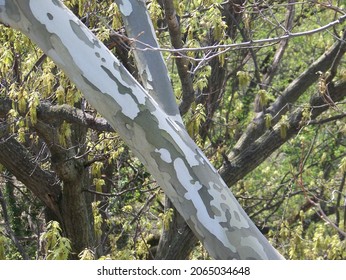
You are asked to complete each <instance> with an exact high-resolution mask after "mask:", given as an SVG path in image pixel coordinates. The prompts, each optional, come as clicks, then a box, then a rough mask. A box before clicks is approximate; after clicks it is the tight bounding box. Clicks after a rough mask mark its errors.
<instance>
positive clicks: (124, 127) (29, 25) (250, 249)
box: [0, 0, 282, 259]
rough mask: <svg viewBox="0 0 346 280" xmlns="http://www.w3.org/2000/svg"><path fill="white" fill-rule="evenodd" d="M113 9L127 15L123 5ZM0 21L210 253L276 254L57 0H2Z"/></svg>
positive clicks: (187, 142)
mask: <svg viewBox="0 0 346 280" xmlns="http://www.w3.org/2000/svg"><path fill="white" fill-rule="evenodd" d="M120 9H123V10H125V11H126V13H127V14H128V15H130V14H131V13H132V12H133V9H132V5H131V4H130V3H129V2H123V5H122V7H120ZM0 20H1V21H3V22H5V23H6V24H9V25H10V26H11V27H13V28H17V29H19V30H21V31H22V32H23V33H24V34H26V35H28V36H29V37H30V38H31V39H32V40H33V41H34V42H35V43H37V44H38V45H39V47H40V48H41V49H42V50H43V51H44V52H45V53H46V54H47V55H48V56H50V57H51V58H52V59H53V60H54V61H55V63H56V64H57V65H58V66H59V67H61V68H62V69H63V70H64V71H65V73H66V74H67V76H69V78H70V79H71V80H72V81H73V82H74V83H75V84H76V85H77V87H78V88H79V89H80V90H81V91H82V92H83V93H84V95H85V97H86V98H87V100H88V101H89V102H90V103H91V104H92V105H93V106H94V108H95V109H96V110H97V111H98V112H99V113H100V114H101V115H103V116H104V117H105V118H106V119H107V121H109V123H110V124H111V125H112V127H113V128H115V129H116V130H117V132H118V133H119V135H120V136H121V137H122V138H123V139H124V141H125V142H126V143H127V144H128V146H129V147H130V148H131V149H132V151H133V152H134V154H135V155H137V157H138V158H139V159H140V160H141V161H142V162H143V163H144V164H145V166H146V167H147V169H148V171H149V172H150V173H151V174H152V175H153V176H154V177H155V178H156V180H157V181H158V183H159V185H160V186H161V187H162V189H163V190H164V192H165V193H166V194H167V195H168V197H169V198H170V200H171V201H172V203H173V204H174V206H175V207H176V209H177V210H178V211H179V212H180V213H181V214H182V216H183V217H184V219H185V220H186V221H187V223H188V224H189V226H190V228H191V229H192V230H193V232H194V234H195V235H196V236H197V237H198V238H199V240H201V242H202V243H203V244H204V246H205V248H206V249H207V250H208V252H209V253H210V255H211V256H212V257H214V258H216V259H280V258H282V257H281V255H280V254H279V253H278V252H277V251H276V250H275V249H274V248H273V247H272V246H271V245H270V243H269V242H268V240H267V239H266V238H265V237H264V236H263V235H262V234H261V233H260V231H259V230H258V229H257V228H256V226H255V225H254V224H253V222H252V221H251V220H250V219H249V217H248V216H247V215H246V213H245V212H244V210H243V209H242V208H241V207H240V205H239V203H238V202H237V201H236V199H235V197H234V196H233V194H232V193H231V191H230V190H229V189H228V187H227V185H226V184H225V183H224V181H223V180H222V179H221V177H220V175H219V174H218V173H217V171H216V170H215V168H214V167H213V166H212V165H211V164H210V162H209V161H208V159H207V158H206V157H205V155H204V154H203V152H202V151H201V150H200V149H199V148H198V147H197V146H196V144H195V143H194V142H193V140H192V139H191V138H190V137H189V136H188V134H187V132H186V131H185V130H184V129H183V128H182V127H181V125H180V124H179V123H177V122H176V121H175V120H174V119H172V118H170V117H169V116H168V115H167V114H166V113H165V112H164V111H163V110H162V109H161V108H160V107H159V106H158V104H157V103H156V102H155V101H154V99H153V98H152V97H151V96H150V95H148V93H147V92H146V91H145V90H144V89H143V88H142V87H141V86H140V85H139V83H138V82H137V81H135V80H134V78H133V77H132V76H131V75H130V74H129V73H128V72H127V71H126V69H125V68H124V67H123V66H122V65H121V64H120V62H119V61H118V60H117V59H116V58H115V57H114V56H113V55H112V54H111V52H109V50H108V49H107V48H106V47H105V46H104V45H103V44H102V43H101V42H100V41H99V40H98V39H97V38H96V37H95V36H94V35H93V34H92V33H91V32H90V31H89V30H88V29H87V28H86V27H85V26H84V25H83V24H82V23H81V22H80V21H79V20H78V19H77V18H76V17H75V16H74V15H73V14H72V13H71V12H70V11H69V10H68V9H67V8H66V7H65V6H64V5H63V4H62V3H61V2H60V1H58V0H52V1H46V0H31V1H30V0H29V1H20V0H12V1H9V0H1V1H0ZM42 133H43V131H42ZM60 157H61V156H60ZM69 158H71V157H69ZM59 160H61V159H60V158H59V159H58V162H57V163H60V162H61V161H59ZM67 164H68V165H69V167H74V165H75V162H74V161H73V160H72V161H68V162H67ZM77 167H78V164H77ZM57 172H58V169H57ZM63 172H67V173H69V172H71V170H70V169H69V168H64V169H63ZM61 175H62V176H64V174H61ZM77 205H78V204H77ZM71 210H72V211H78V209H71Z"/></svg>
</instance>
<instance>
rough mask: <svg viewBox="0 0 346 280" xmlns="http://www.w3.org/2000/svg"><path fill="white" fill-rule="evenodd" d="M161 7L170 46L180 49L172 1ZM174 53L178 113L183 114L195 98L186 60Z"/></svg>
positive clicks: (178, 31) (177, 23)
mask: <svg viewBox="0 0 346 280" xmlns="http://www.w3.org/2000/svg"><path fill="white" fill-rule="evenodd" d="M163 7H164V10H165V16H166V21H167V25H168V30H169V35H170V37H171V42H172V46H173V47H174V48H175V49H180V48H182V47H183V41H182V36H181V32H180V25H179V22H178V19H177V15H176V11H175V8H174V4H173V1H172V0H164V1H163ZM176 55H177V58H176V60H175V63H176V65H177V70H178V74H179V77H180V81H181V87H182V102H181V104H180V106H179V110H180V114H181V115H184V114H185V113H186V112H187V111H188V110H189V108H190V106H191V104H192V102H193V101H194V100H195V97H194V89H193V83H192V78H191V75H190V74H189V72H188V70H189V69H188V63H189V62H188V60H187V59H186V58H185V57H182V56H180V55H179V53H176ZM179 56H180V57H179Z"/></svg>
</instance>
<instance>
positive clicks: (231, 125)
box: [0, 1, 345, 258]
mask: <svg viewBox="0 0 346 280" xmlns="http://www.w3.org/2000/svg"><path fill="white" fill-rule="evenodd" d="M107 2H108V1H103V2H102V4H99V3H94V2H91V1H78V3H75V2H74V1H65V4H68V5H70V7H71V8H72V9H73V11H74V12H75V13H76V14H77V15H79V16H80V17H81V19H82V20H83V22H84V23H86V24H87V26H88V27H89V28H91V29H93V30H94V31H96V32H97V34H98V36H99V38H100V39H103V40H104V41H105V43H106V44H107V45H108V46H109V47H110V48H112V49H113V50H114V52H115V53H116V54H117V56H118V57H119V58H120V60H121V61H122V62H123V63H124V65H126V67H127V69H128V70H129V71H130V72H131V73H132V74H133V75H134V76H136V77H141V78H142V82H143V84H144V83H145V80H143V75H142V74H143V69H142V70H141V68H140V66H137V67H138V68H137V67H136V66H135V64H134V62H133V60H132V54H134V55H135V56H138V53H139V54H140V53H141V52H143V51H141V50H140V49H143V48H146V49H148V51H147V52H153V53H157V52H158V47H157V46H155V47H153V45H152V44H151V43H148V44H149V45H147V43H145V42H143V41H144V40H143V38H144V37H145V36H144V35H143V34H141V33H139V32H138V34H137V36H136V33H134V34H131V35H130V34H126V33H124V30H123V29H122V24H123V23H122V22H121V21H119V19H120V15H119V12H118V11H117V10H116V6H115V5H113V3H112V2H111V1H110V2H109V3H107ZM202 2H203V3H202ZM202 2H201V1H187V2H186V3H185V1H181V2H179V3H172V2H171V1H162V2H160V1H159V2H155V1H153V2H148V9H149V12H150V15H151V17H152V20H153V22H154V24H155V29H156V30H157V35H158V39H159V41H160V45H161V46H167V48H166V47H165V48H164V49H165V52H162V53H163V55H164V56H165V60H166V63H167V65H168V69H170V70H171V73H170V77H171V79H172V83H173V85H174V90H175V93H176V97H177V99H178V100H179V101H180V111H181V112H182V114H184V122H185V124H186V127H187V129H188V132H189V133H190V135H191V136H192V137H194V139H195V140H196V141H197V143H198V145H199V146H200V147H201V148H202V149H203V151H204V152H205V153H206V154H207V155H208V157H209V159H211V161H212V162H213V164H214V165H215V166H216V167H218V168H220V172H221V174H222V176H223V178H224V179H225V181H226V183H227V184H228V185H229V186H230V187H231V186H232V192H233V193H234V194H235V195H236V197H237V198H238V199H239V201H240V202H241V204H242V206H243V207H245V210H246V211H247V213H248V214H249V215H250V217H251V218H252V219H253V220H254V221H255V223H256V224H257V225H258V226H259V228H260V229H261V230H262V232H263V233H265V234H267V236H268V237H270V238H271V241H272V242H273V243H274V244H275V247H276V248H278V249H279V250H280V251H281V253H283V254H284V255H285V256H287V257H290V258H344V257H345V256H344V249H343V248H344V246H345V241H344V239H345V238H344V237H345V213H344V211H345V207H344V206H343V205H342V201H343V200H344V198H345V191H344V184H345V160H343V158H345V149H344V145H345V143H344V141H345V137H344V136H345V124H344V122H343V121H342V120H343V118H344V117H345V113H344V108H345V107H344V103H343V102H342V100H343V98H344V96H345V77H344V75H345V73H344V72H345V69H344V67H345V66H344V63H345V61H344V58H343V55H344V52H345V43H344V42H345V41H344V40H345V35H344V33H343V32H344V31H343V29H342V28H343V27H342V24H341V23H342V22H343V21H344V20H345V13H344V11H343V8H344V7H343V6H342V4H341V3H339V2H338V1H334V2H333V3H331V4H329V5H324V4H323V3H317V2H316V3H312V2H311V1H310V2H309V3H304V2H302V3H301V2H300V3H294V2H292V1H287V2H285V1H280V2H278V1H275V2H270V1H267V2H264V1H260V2H256V3H248V2H245V1H232V2H231V1H227V2H222V3H221V2H220V3H216V2H215V1H213V2H212V1H210V2H208V1H202ZM120 10H121V9H120ZM86 15H87V16H86ZM114 15H115V16H114ZM124 23H125V25H126V22H125V21H124ZM1 28H2V33H1V36H2V40H3V41H4V42H5V43H4V44H3V47H2V57H1V58H2V59H1V63H2V69H1V73H2V74H1V76H2V78H1V79H2V81H1V85H2V101H1V108H0V109H1V110H0V112H1V113H0V117H1V118H2V120H3V122H2V125H1V128H2V134H1V137H2V138H1V139H2V142H1V147H0V152H1V163H2V164H3V166H4V168H5V169H4V172H5V173H4V175H5V176H4V177H3V181H4V183H5V182H6V183H7V184H11V183H13V184H14V186H15V188H13V185H12V187H8V188H7V189H8V190H9V193H6V194H5V196H4V197H5V199H4V200H3V201H4V202H5V203H4V204H2V205H6V206H7V208H6V207H2V213H6V212H8V209H10V212H11V211H13V213H14V212H15V211H17V213H23V216H26V217H30V218H31V220H34V221H35V223H36V227H35V226H33V225H34V224H35V223H33V222H32V221H31V222H29V218H27V219H28V222H27V223H20V222H19V221H18V220H17V221H15V217H17V215H18V214H13V215H9V218H5V217H6V215H5V214H3V217H4V219H3V220H4V224H5V225H7V229H6V228H5V232H6V235H7V236H9V237H11V239H12V240H13V242H14V243H13V244H17V247H16V248H17V249H13V247H12V249H11V250H13V251H9V252H14V251H18V252H19V253H20V254H21V255H22V257H23V258H26V257H27V254H28V253H27V252H26V251H28V250H29V249H28V248H30V249H31V250H32V251H31V256H33V255H34V254H35V253H33V252H35V240H37V239H38V236H40V233H41V232H42V230H43V228H42V227H43V226H42V224H43V219H42V217H45V219H46V220H47V221H48V220H50V219H54V220H58V221H60V222H61V224H62V225H63V226H62V227H63V228H62V231H63V233H64V234H65V235H66V236H68V237H69V238H70V239H71V240H72V244H73V248H74V249H73V252H75V255H74V257H76V254H78V253H77V252H80V251H81V250H83V249H84V248H86V247H90V248H97V250H96V249H94V254H95V256H100V255H109V256H111V257H114V258H143V257H156V258H186V257H188V256H189V254H190V252H191V250H192V249H193V248H194V246H195V244H196V242H197V240H196V239H195V238H194V236H193V234H192V233H191V232H190V230H189V228H188V227H187V226H185V224H184V223H182V219H181V218H179V215H178V214H177V213H175V212H174V211H172V210H170V207H171V205H170V204H169V203H168V202H166V203H165V204H166V205H165V206H166V208H165V209H164V208H163V203H164V200H163V198H162V193H160V191H159V190H158V189H157V187H156V183H155V182H153V181H152V179H151V177H150V176H149V174H148V173H146V172H145V171H144V170H143V167H142V166H141V164H140V163H139V162H137V161H136V160H134V159H133V156H132V154H131V152H130V151H128V149H127V148H126V146H124V145H123V143H122V142H121V141H120V139H119V138H118V135H117V134H114V133H113V132H112V129H111V128H110V126H109V125H108V124H107V123H106V122H105V121H104V120H103V119H102V118H99V117H98V116H97V115H96V112H95V111H94V109H92V108H91V107H90V106H89V104H87V103H86V102H85V101H84V100H83V99H82V97H81V95H80V94H79V93H78V91H77V90H76V89H75V87H74V85H72V84H71V83H70V82H69V80H68V79H67V78H66V77H65V75H64V74H62V72H60V71H59V70H58V69H57V68H56V66H55V65H54V64H53V63H52V62H50V61H49V60H48V59H47V58H46V57H45V55H42V54H41V53H40V51H39V50H37V49H36V48H35V47H34V46H33V45H32V44H31V43H30V42H28V41H27V39H26V38H25V37H23V36H22V35H20V34H19V33H16V32H14V31H13V30H11V29H8V28H4V27H1ZM128 32H129V31H128ZM168 34H169V36H167V35H168ZM129 37H130V38H129ZM19 42H21V43H19ZM141 43H142V44H141ZM143 43H144V44H143ZM171 45H172V46H173V47H174V48H176V49H175V50H173V49H171ZM177 49H178V50H177ZM136 53H137V54H136ZM137 61H138V59H137ZM180 82H181V83H180ZM253 104H255V106H254V105H253ZM253 107H256V111H259V112H254V110H253ZM33 124H34V125H33ZM7 128H10V129H11V131H10V133H8V130H7ZM289 139H292V140H289ZM288 141H289V142H288ZM287 142H288V145H287V144H285V145H283V144H284V143H287ZM281 145H283V146H281ZM262 162H263V163H262ZM261 163H262V164H261ZM260 164H261V165H260ZM259 165H260V166H259ZM258 166H259V168H257V169H256V170H254V169H255V168H256V167H258ZM253 170H254V171H253ZM251 171H252V172H251ZM9 172H10V173H9ZM249 172H251V174H249V175H247V174H248V173H249ZM12 175H15V178H16V179H18V180H19V181H21V182H22V183H23V184H24V185H20V184H19V183H18V181H16V180H15V179H14V177H12ZM61 182H63V186H64V188H63V190H62V194H61V190H60V188H61ZM69 184H70V186H74V187H73V188H68V187H67V186H69ZM9 186H10V185H9ZM65 186H66V188H65ZM26 187H27V188H29V189H30V190H31V191H32V193H33V194H34V195H32V194H31V193H28V192H27V189H26ZM7 189H6V190H7ZM10 190H12V194H10V193H11V192H10ZM81 191H83V192H82V195H81ZM11 196H12V197H13V196H15V197H16V198H17V202H20V201H21V200H25V201H30V203H17V204H16V203H13V202H11V199H10V197H11ZM36 197H38V198H39V199H40V202H39V203H38V202H37V199H35V198H36ZM35 200H36V201H35ZM12 201H13V200H12ZM71 201H73V203H71ZM92 201H94V202H93V203H91V202H92ZM42 202H43V203H44V205H45V206H48V208H49V209H50V212H52V213H46V214H45V215H43V214H42V212H41V211H42V210H41V209H42V208H41V207H42V206H41V203H42ZM25 205H27V206H29V205H30V207H27V209H25V208H26V207H25ZM57 205H58V206H57ZM149 206H150V208H149ZM5 209H6V210H5ZM71 213H75V214H76V216H75V217H72V216H73V215H72V214H71ZM76 217H78V218H76ZM80 217H83V218H82V219H81V218H80ZM321 217H322V220H321ZM11 219H12V220H11ZM325 221H327V224H328V226H326V225H324V224H323V223H324V222H325ZM29 225H31V226H29ZM76 225H78V227H76ZM90 225H93V227H92V226H90ZM18 226H19V227H20V226H21V227H22V228H23V227H27V228H25V229H24V230H25V231H24V232H15V231H14V228H16V227H18ZM11 227H12V229H13V230H12V231H11V230H10V229H11ZM161 229H162V230H163V234H161V236H162V237H163V238H161V242H160V246H159V247H158V251H157V253H155V250H153V249H151V250H149V247H150V246H153V245H154V244H156V243H157V238H158V236H159V235H160V230H161ZM78 231H79V232H78ZM13 232H14V233H13ZM177 232H178V233H179V234H177ZM23 236H29V237H30V238H26V239H24V240H21V241H20V242H19V241H18V238H20V239H22V237H23ZM35 236H36V239H35ZM181 236H184V237H185V238H184V239H183V240H186V243H183V242H178V241H179V240H180V241H181V240H182V239H181ZM15 240H17V242H15ZM311 240H313V242H310V241H311ZM30 242H31V245H32V246H28V245H27V244H28V243H30ZM167 242H169V244H171V246H170V247H168V246H165V244H167ZM7 244H8V243H7ZM22 244H25V245H26V246H24V247H25V248H26V249H23V248H21V246H20V245H22ZM187 245H189V246H187ZM153 247H154V246H153ZM32 248H34V249H32ZM43 252H44V250H43ZM8 254H9V253H8ZM13 254H17V253H13ZM37 254H39V253H38V252H37ZM190 257H191V255H190ZM192 257H197V258H201V257H203V254H201V253H200V252H199V251H197V252H194V253H193V255H192Z"/></svg>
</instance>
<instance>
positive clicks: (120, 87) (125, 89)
mask: <svg viewBox="0 0 346 280" xmlns="http://www.w3.org/2000/svg"><path fill="white" fill-rule="evenodd" d="M101 68H102V70H103V71H105V72H106V74H107V75H108V77H109V78H110V79H111V80H113V81H114V82H115V83H116V84H117V87H118V91H119V93H120V94H129V95H132V90H131V88H129V87H126V86H124V85H123V84H122V83H120V82H119V80H118V78H117V77H115V76H114V74H113V73H112V72H111V71H110V70H109V69H108V68H107V67H105V66H103V65H101Z"/></svg>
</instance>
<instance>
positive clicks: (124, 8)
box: [119, 0, 132, 17]
mask: <svg viewBox="0 0 346 280" xmlns="http://www.w3.org/2000/svg"><path fill="white" fill-rule="evenodd" d="M122 2H123V3H122V4H120V5H119V8H120V12H121V13H122V14H123V15H124V16H125V17H128V16H129V15H131V13H132V5H131V3H130V2H129V1H126V0H125V1H122ZM124 2H125V3H124Z"/></svg>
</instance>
